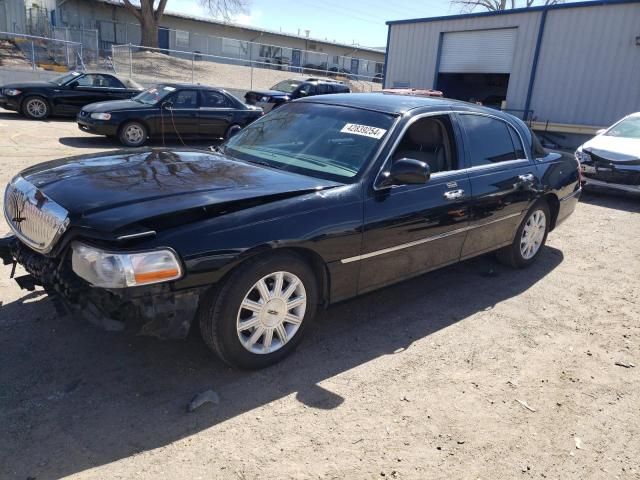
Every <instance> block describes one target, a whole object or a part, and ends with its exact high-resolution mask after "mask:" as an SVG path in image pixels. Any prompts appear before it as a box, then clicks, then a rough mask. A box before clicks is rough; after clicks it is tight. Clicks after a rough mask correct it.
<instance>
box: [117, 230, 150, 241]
mask: <svg viewBox="0 0 640 480" xmlns="http://www.w3.org/2000/svg"><path fill="white" fill-rule="evenodd" d="M155 234H156V231H155V230H149V231H148V232H139V233H131V234H129V235H120V236H119V237H117V238H116V240H131V239H133V238H142V237H150V236H152V235H155Z"/></svg>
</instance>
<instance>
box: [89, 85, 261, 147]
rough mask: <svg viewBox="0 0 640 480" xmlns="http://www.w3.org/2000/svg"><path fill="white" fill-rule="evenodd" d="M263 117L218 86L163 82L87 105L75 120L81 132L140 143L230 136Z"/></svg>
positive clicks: (256, 109)
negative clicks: (128, 96) (151, 139)
mask: <svg viewBox="0 0 640 480" xmlns="http://www.w3.org/2000/svg"><path fill="white" fill-rule="evenodd" d="M262 115H263V112H262V109H261V108H259V107H253V106H250V105H245V104H244V103H242V102H241V101H240V100H238V99H237V98H236V97H234V96H233V95H231V94H230V93H228V92H226V91H225V90H222V89H220V88H213V87H206V86H203V85H191V84H168V83H165V84H162V85H157V86H155V87H151V88H149V89H147V90H145V91H144V92H142V93H140V94H139V95H137V96H135V97H133V98H132V99H130V100H122V101H114V102H100V103H93V104H91V105H87V106H86V107H84V108H83V109H82V110H81V111H80V113H79V114H78V117H77V122H78V127H79V128H80V130H82V131H85V132H89V133H95V134H96V135H107V136H109V137H117V138H118V139H120V142H122V144H124V145H126V146H128V147H139V146H141V145H143V144H144V143H145V142H146V141H147V139H148V138H149V137H162V136H166V137H175V136H179V137H180V138H182V139H187V138H231V137H232V136H233V135H235V134H236V133H238V132H239V131H240V130H241V129H242V128H243V127H244V126H246V125H248V124H249V123H251V122H253V121H254V120H255V119H257V118H259V117H261V116H262Z"/></svg>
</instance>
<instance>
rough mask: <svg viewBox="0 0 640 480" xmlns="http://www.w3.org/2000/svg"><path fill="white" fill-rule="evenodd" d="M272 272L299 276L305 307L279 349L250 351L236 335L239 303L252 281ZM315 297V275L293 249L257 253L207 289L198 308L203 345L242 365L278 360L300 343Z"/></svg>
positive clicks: (262, 364)
mask: <svg viewBox="0 0 640 480" xmlns="http://www.w3.org/2000/svg"><path fill="white" fill-rule="evenodd" d="M275 272H290V273H292V274H294V275H295V276H297V277H298V278H299V279H300V280H301V282H302V284H303V286H304V289H305V293H306V301H307V304H306V310H305V313H304V317H303V320H302V322H301V324H300V326H299V328H298V330H297V331H296V332H295V334H294V335H293V337H291V339H290V340H289V341H288V342H287V343H285V344H284V345H283V346H282V347H280V349H279V350H276V351H275V352H272V353H263V354H257V353H252V352H250V351H248V350H247V349H245V347H244V346H243V345H242V343H241V342H240V339H239V338H238V331H237V328H238V327H237V319H238V313H239V311H240V305H241V304H242V302H243V300H244V298H245V296H246V295H247V292H249V291H250V290H251V289H252V288H253V286H254V285H255V284H256V282H258V281H259V280H260V279H261V278H263V277H265V276H266V275H269V274H272V273H275ZM318 298H319V296H318V281H317V279H316V275H315V274H314V272H313V270H312V269H311V267H310V266H309V265H308V264H307V263H306V262H305V261H304V259H303V258H302V257H300V256H299V255H297V254H296V253H293V252H277V253H269V254H266V255H260V256H258V257H256V258H251V259H249V260H247V261H245V262H244V263H242V264H241V265H240V266H238V267H237V268H236V269H235V270H233V271H232V272H231V273H230V275H229V276H228V278H227V279H226V280H225V281H224V282H223V283H222V284H220V285H219V286H216V287H213V288H212V289H211V290H209V292H208V294H207V296H206V297H204V299H203V301H202V302H201V304H200V308H199V310H198V317H197V318H198V323H199V326H200V333H201V335H202V338H203V340H204V342H205V343H206V344H207V346H208V347H209V348H210V349H211V350H213V352H214V353H216V355H218V357H220V359H222V360H223V361H224V362H226V363H227V364H229V365H231V366H233V367H239V368H244V369H259V368H264V367H267V366H269V365H272V364H274V363H277V362H279V361H280V360H282V359H283V358H284V357H286V356H287V355H289V354H290V353H291V352H292V351H293V350H294V349H295V348H296V346H297V345H298V344H299V343H300V341H301V340H302V337H303V334H304V331H305V330H306V328H308V326H309V324H310V323H311V322H312V321H313V318H314V317H315V314H316V310H317V307H318Z"/></svg>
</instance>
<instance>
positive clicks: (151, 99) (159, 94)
mask: <svg viewBox="0 0 640 480" xmlns="http://www.w3.org/2000/svg"><path fill="white" fill-rule="evenodd" d="M175 90H176V89H175V87H170V86H169V85H157V86H155V87H151V88H147V89H146V90H145V91H144V92H142V93H139V94H138V95H136V96H135V97H133V100H135V101H136V102H140V103H144V104H146V105H154V104H156V103H158V102H159V101H160V100H162V99H163V98H164V97H166V96H167V95H169V94H170V93H171V92H175Z"/></svg>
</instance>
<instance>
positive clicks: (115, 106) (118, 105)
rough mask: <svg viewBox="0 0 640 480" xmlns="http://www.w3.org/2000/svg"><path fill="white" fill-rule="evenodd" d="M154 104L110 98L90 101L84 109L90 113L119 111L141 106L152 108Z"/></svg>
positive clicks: (135, 108) (136, 108)
mask: <svg viewBox="0 0 640 480" xmlns="http://www.w3.org/2000/svg"><path fill="white" fill-rule="evenodd" d="M151 107H153V106H152V105H146V104H144V103H140V102H136V101H134V100H108V101H106V102H96V103H90V104H89V105H85V106H84V107H82V110H84V111H85V112H89V113H94V112H100V113H104V112H117V111H121V110H139V109H141V108H151Z"/></svg>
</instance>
